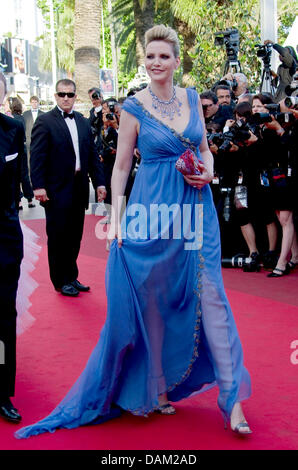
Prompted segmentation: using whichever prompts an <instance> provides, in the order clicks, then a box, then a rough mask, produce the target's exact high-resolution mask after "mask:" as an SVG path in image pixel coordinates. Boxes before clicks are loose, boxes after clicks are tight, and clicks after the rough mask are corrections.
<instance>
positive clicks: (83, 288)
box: [71, 279, 90, 292]
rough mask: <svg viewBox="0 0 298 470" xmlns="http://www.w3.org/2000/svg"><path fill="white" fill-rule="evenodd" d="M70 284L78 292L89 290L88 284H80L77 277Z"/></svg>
mask: <svg viewBox="0 0 298 470" xmlns="http://www.w3.org/2000/svg"><path fill="white" fill-rule="evenodd" d="M71 285H72V286H73V287H74V288H75V289H77V290H78V291H80V292H88V291H89V290H90V287H89V286H84V284H81V283H80V281H78V280H77V279H76V280H75V281H73V282H71Z"/></svg>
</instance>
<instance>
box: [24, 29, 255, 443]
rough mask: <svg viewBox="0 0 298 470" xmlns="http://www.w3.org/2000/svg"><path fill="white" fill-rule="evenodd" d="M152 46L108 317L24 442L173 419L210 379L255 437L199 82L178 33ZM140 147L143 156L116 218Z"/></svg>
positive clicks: (125, 162) (119, 161)
mask: <svg viewBox="0 0 298 470" xmlns="http://www.w3.org/2000/svg"><path fill="white" fill-rule="evenodd" d="M145 42H146V58H145V65H146V69H147V73H148V75H149V77H150V79H151V83H150V85H149V86H148V87H147V88H146V89H144V90H142V91H140V92H138V93H137V94H136V95H135V96H133V97H131V98H128V99H127V100H126V101H125V103H124V105H123V110H122V113H121V120H120V129H119V137H118V149H117V158H116V163H115V166H114V171H113V176H112V195H113V200H112V202H113V217H112V224H111V228H110V232H109V239H110V241H111V246H110V254H109V259H108V263H107V268H106V292H107V299H108V308H107V319H106V322H105V325H104V327H103V329H102V331H101V334H100V338H99V341H98V343H97V345H96V347H95V348H94V350H93V352H92V354H91V356H90V358H89V360H88V363H87V365H86V367H85V369H84V371H83V372H82V374H81V375H80V377H79V378H78V380H77V381H76V383H75V384H74V386H73V387H72V388H71V390H70V391H69V392H68V394H67V395H66V397H65V398H64V399H63V400H62V402H61V403H60V404H59V405H58V406H57V407H56V408H55V409H54V411H53V412H52V413H51V414H50V415H49V416H47V417H46V418H44V419H43V420H41V421H39V422H38V423H36V424H33V425H32V426H27V427H25V428H23V429H20V430H19V431H18V432H17V433H16V437H18V438H24V437H29V436H32V435H36V434H40V433H42V432H47V431H49V432H53V431H55V430H56V429H58V428H74V427H77V426H81V425H86V424H95V423H101V422H104V421H107V420H109V419H111V418H113V417H117V416H120V414H121V413H123V411H129V412H131V413H133V414H136V415H141V416H147V415H148V414H149V413H150V412H153V411H156V412H159V413H161V414H163V415H172V414H175V412H176V410H175V407H174V405H173V404H174V402H177V401H179V400H181V399H184V398H186V397H188V396H190V395H193V394H198V393H202V392H204V391H206V390H208V389H210V388H211V387H214V386H217V387H218V390H219V394H218V400H217V402H218V406H219V409H220V411H221V413H222V415H223V418H224V423H225V424H227V423H228V422H229V423H230V427H231V429H232V430H233V431H235V432H237V433H239V434H243V435H246V434H249V433H251V430H250V428H249V425H248V423H247V422H246V419H245V417H244V414H243V411H242V407H241V403H240V402H241V401H243V400H244V399H246V398H248V397H249V396H250V394H251V385H250V377H249V373H248V372H247V370H246V368H245V367H244V365H243V352H242V346H241V343H240V339H239V335H238V332H237V328H236V325H235V322H234V318H233V314H232V311H231V308H230V306H229V302H228V300H227V297H226V294H225V291H224V287H223V281H222V274H221V256H220V237H219V228H218V221H217V216H216V211H215V208H214V204H213V200H212V196H211V190H210V187H209V183H210V181H211V180H212V176H213V158H212V154H211V153H210V151H209V148H208V144H207V141H206V137H205V129H204V125H203V122H204V120H203V114H202V109H201V104H200V100H199V97H198V94H197V93H196V91H195V90H193V89H183V88H179V87H177V86H173V75H174V72H175V70H177V68H178V67H179V65H180V59H179V42H178V38H177V34H176V32H175V31H174V30H173V29H171V28H167V27H165V26H163V25H157V26H154V27H153V28H151V29H150V30H148V31H147V33H146V36H145ZM136 146H137V148H138V149H139V151H140V153H141V157H142V158H141V164H140V167H139V169H138V172H137V176H136V180H135V183H134V186H133V190H132V193H131V195H130V199H129V202H128V205H127V207H126V209H125V213H124V215H123V217H122V218H121V221H120V215H117V214H119V213H120V203H121V202H120V201H121V196H123V194H124V191H125V185H126V181H127V178H128V175H129V172H130V169H131V156H132V155H133V150H134V148H135V147H136ZM187 148H191V149H193V150H194V149H195V150H196V151H197V155H198V156H199V158H200V160H202V162H203V163H202V164H201V165H200V171H201V174H200V175H198V176H192V177H184V176H183V175H182V174H181V173H180V172H179V171H177V169H176V167H175V163H176V160H177V159H178V158H179V156H180V155H181V154H182V153H183V152H184V151H185V150H186V149H187ZM157 208H158V209H159V210H156V209H157ZM165 208H170V211H169V212H170V216H169V217H168V219H167V222H165V219H163V220H162V215H163V214H161V213H162V211H163V210H164V209H165ZM181 226H182V228H181ZM179 229H180V232H179ZM168 419H170V418H168Z"/></svg>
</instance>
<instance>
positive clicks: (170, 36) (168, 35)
mask: <svg viewBox="0 0 298 470" xmlns="http://www.w3.org/2000/svg"><path fill="white" fill-rule="evenodd" d="M152 41H165V42H167V43H168V44H170V45H171V46H172V48H173V52H174V56H175V57H176V58H177V57H179V55H180V44H179V39H178V36H177V33H176V31H175V30H174V29H173V28H170V27H169V26H165V25H164V24H158V25H156V26H153V27H152V28H150V29H148V31H146V33H145V47H147V46H148V44H149V43H150V42H152Z"/></svg>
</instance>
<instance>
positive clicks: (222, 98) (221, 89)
mask: <svg viewBox="0 0 298 470" xmlns="http://www.w3.org/2000/svg"><path fill="white" fill-rule="evenodd" d="M214 93H215V94H216V96H217V99H218V104H219V105H223V106H224V105H227V106H231V107H232V109H234V108H235V103H234V102H233V101H232V92H231V88H230V87H229V86H227V85H217V86H216V87H215V89H214Z"/></svg>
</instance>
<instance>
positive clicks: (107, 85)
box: [100, 69, 116, 98]
mask: <svg viewBox="0 0 298 470" xmlns="http://www.w3.org/2000/svg"><path fill="white" fill-rule="evenodd" d="M100 89H101V91H102V94H103V97H104V98H108V97H109V96H115V94H116V90H115V77H114V71H113V70H112V69H101V70H100Z"/></svg>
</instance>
